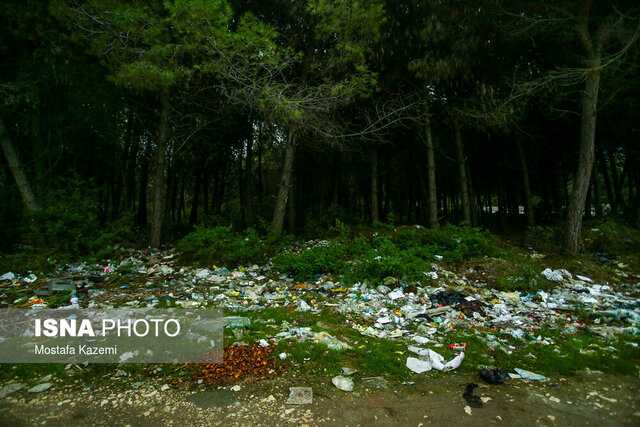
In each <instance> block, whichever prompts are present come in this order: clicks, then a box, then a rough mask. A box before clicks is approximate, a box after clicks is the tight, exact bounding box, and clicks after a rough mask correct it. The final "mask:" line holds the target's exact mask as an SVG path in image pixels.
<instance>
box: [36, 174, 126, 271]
mask: <svg viewBox="0 0 640 427" xmlns="http://www.w3.org/2000/svg"><path fill="white" fill-rule="evenodd" d="M96 200H97V197H96V194H95V191H94V190H92V187H91V186H90V184H89V183H86V182H83V181H79V180H71V181H69V182H67V183H66V184H65V188H64V189H61V190H55V191H50V192H49V193H48V194H47V195H46V196H45V197H43V200H42V202H41V208H40V209H39V210H38V211H36V212H35V213H34V214H33V215H32V217H31V218H30V219H29V221H28V225H27V226H26V232H25V238H26V242H28V243H29V244H30V246H31V247H32V249H33V250H34V251H36V252H39V253H40V252H51V253H54V254H55V255H56V257H65V256H70V257H77V256H92V257H94V258H105V257H110V256H113V255H115V254H116V253H117V251H118V249H119V248H120V247H123V246H132V243H134V242H135V241H136V239H137V237H136V234H137V233H135V227H134V225H133V216H132V215H126V216H124V217H122V218H120V219H119V220H117V221H112V222H110V223H108V224H107V225H102V224H101V223H100V219H99V217H98V210H97V209H96V206H97V202H96Z"/></svg>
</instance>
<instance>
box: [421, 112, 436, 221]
mask: <svg viewBox="0 0 640 427" xmlns="http://www.w3.org/2000/svg"><path fill="white" fill-rule="evenodd" d="M424 133H425V134H424V139H425V141H424V142H425V147H426V149H427V194H428V196H429V200H428V203H427V211H428V218H429V227H431V228H437V227H438V190H437V187H436V155H435V149H434V147H433V135H432V134H431V117H430V116H429V112H427V113H426V114H425V124H424Z"/></svg>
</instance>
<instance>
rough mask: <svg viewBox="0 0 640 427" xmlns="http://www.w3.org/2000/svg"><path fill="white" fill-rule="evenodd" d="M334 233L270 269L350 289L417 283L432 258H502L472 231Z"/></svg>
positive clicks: (487, 240)
mask: <svg viewBox="0 0 640 427" xmlns="http://www.w3.org/2000/svg"><path fill="white" fill-rule="evenodd" d="M335 231H338V235H339V237H338V239H336V240H335V241H332V242H331V243H329V244H327V245H318V246H313V247H311V248H307V249H304V250H301V251H297V252H296V251H286V252H284V253H281V254H279V255H278V256H276V257H274V259H273V265H274V268H275V269H276V270H277V271H280V272H283V273H289V274H291V275H292V276H293V277H294V278H295V279H296V280H310V279H313V278H314V276H316V275H317V274H321V273H333V274H335V275H338V276H340V278H341V280H343V281H345V282H348V283H353V282H357V281H361V280H368V281H371V282H378V281H380V280H382V279H383V278H385V277H387V276H393V277H396V278H399V279H404V280H420V279H422V278H424V274H423V273H424V272H425V271H429V270H431V263H433V262H434V261H435V255H442V256H443V257H444V258H445V260H446V261H459V260H464V259H468V258H472V257H476V256H484V255H489V256H495V255H497V254H499V253H500V251H499V249H498V246H497V242H496V241H495V239H494V238H493V237H492V236H491V235H490V234H489V233H487V232H485V231H483V230H480V229H476V228H461V227H454V226H447V227H443V228H442V229H438V230H429V229H425V228H423V227H400V228H397V229H395V230H390V231H386V230H385V229H384V228H381V231H380V232H379V233H374V234H373V235H371V236H367V235H358V236H356V237H350V236H351V234H352V233H351V231H350V230H349V229H348V227H346V226H344V225H343V224H341V223H338V224H337V226H336V230H335Z"/></svg>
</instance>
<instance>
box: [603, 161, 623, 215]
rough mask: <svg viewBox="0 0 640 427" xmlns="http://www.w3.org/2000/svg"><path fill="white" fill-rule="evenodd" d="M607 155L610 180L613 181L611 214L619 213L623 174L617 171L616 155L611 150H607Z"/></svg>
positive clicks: (621, 204)
mask: <svg viewBox="0 0 640 427" xmlns="http://www.w3.org/2000/svg"><path fill="white" fill-rule="evenodd" d="M607 154H608V157H609V170H610V171H611V181H612V182H613V195H614V197H615V205H613V206H615V209H613V214H614V215H617V214H619V213H620V212H621V211H622V210H623V209H624V206H623V202H624V200H623V198H622V184H623V182H622V181H624V175H620V174H619V173H618V164H617V162H616V156H615V154H614V153H613V151H611V150H608V151H607Z"/></svg>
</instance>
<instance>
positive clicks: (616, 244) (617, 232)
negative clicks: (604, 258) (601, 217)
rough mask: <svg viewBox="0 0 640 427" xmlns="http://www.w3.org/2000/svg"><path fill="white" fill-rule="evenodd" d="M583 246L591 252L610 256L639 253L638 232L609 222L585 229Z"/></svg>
mask: <svg viewBox="0 0 640 427" xmlns="http://www.w3.org/2000/svg"><path fill="white" fill-rule="evenodd" d="M584 234H585V245H586V247H587V249H588V250H590V251H592V252H603V253H606V254H610V255H626V254H634V253H635V254H637V253H640V230H638V229H636V228H631V227H629V226H626V225H624V224H621V223H619V222H615V221H613V220H609V221H606V222H603V223H601V224H598V225H594V226H592V227H585V233H584Z"/></svg>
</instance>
